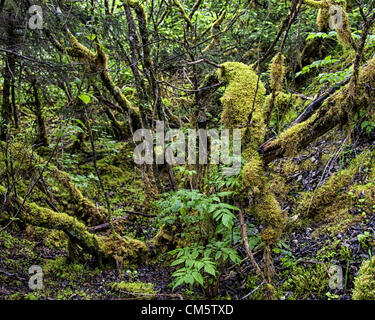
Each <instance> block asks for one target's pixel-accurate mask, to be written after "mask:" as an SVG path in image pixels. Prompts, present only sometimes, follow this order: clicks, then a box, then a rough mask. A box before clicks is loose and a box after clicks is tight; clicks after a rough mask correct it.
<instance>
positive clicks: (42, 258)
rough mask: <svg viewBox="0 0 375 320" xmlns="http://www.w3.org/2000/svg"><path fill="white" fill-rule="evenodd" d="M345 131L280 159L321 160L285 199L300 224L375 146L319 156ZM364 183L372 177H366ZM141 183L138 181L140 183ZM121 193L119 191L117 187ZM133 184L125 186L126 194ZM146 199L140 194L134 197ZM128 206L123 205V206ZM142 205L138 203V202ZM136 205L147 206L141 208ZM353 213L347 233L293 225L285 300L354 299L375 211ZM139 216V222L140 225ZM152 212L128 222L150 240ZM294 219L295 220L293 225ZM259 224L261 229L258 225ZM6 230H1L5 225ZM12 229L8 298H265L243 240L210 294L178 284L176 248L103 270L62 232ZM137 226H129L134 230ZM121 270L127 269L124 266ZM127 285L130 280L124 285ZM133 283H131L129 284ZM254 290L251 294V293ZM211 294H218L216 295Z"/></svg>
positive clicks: (296, 174) (292, 176) (285, 258)
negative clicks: (33, 279)
mask: <svg viewBox="0 0 375 320" xmlns="http://www.w3.org/2000/svg"><path fill="white" fill-rule="evenodd" d="M342 141H343V136H342V137H340V136H339V138H337V137H336V138H335V139H334V142H333V140H332V139H331V138H327V137H326V138H323V139H320V140H319V141H317V142H316V143H315V144H313V145H312V146H311V147H310V148H309V149H308V150H307V151H306V152H305V153H304V154H303V155H302V156H299V158H294V159H288V160H285V159H284V160H277V161H275V162H274V164H273V169H274V170H276V171H282V170H283V169H282V168H283V167H284V166H285V161H289V162H292V163H295V164H298V163H302V162H303V161H305V160H309V161H313V162H314V161H315V159H317V160H316V163H317V165H314V166H311V167H310V169H306V168H305V167H304V166H301V167H299V168H297V167H296V169H295V170H293V172H291V173H289V178H288V179H287V184H288V186H289V192H288V194H289V195H291V196H290V197H289V198H285V199H284V200H280V204H281V206H282V208H283V209H285V210H287V211H289V219H290V221H292V222H293V219H298V218H294V217H293V214H291V213H292V212H293V211H294V208H295V207H296V206H297V205H298V201H299V200H298V195H299V194H300V193H301V192H309V191H310V192H311V191H312V190H314V189H315V188H316V187H317V186H318V185H322V184H323V183H324V182H325V181H327V179H328V178H329V177H330V176H331V175H332V174H334V173H335V172H337V171H339V170H343V169H345V168H346V166H347V165H348V163H350V160H351V159H353V158H354V157H355V156H356V155H357V154H359V153H360V152H361V151H362V150H366V149H369V150H371V149H373V148H374V145H375V144H374V142H371V141H373V139H372V138H366V139H365V138H363V137H360V138H359V139H358V140H356V142H354V143H353V144H352V145H351V147H350V148H351V149H352V150H355V152H348V153H347V155H346V157H345V159H342V158H340V157H337V159H334V161H331V162H329V166H328V165H327V162H324V163H323V162H320V161H318V159H319V158H321V155H322V153H324V151H325V149H326V150H328V151H327V153H331V149H332V148H333V149H335V148H337V146H338V145H340V144H341V143H342ZM362 178H363V177H362V176H361V175H356V176H355V177H354V178H353V181H352V184H354V183H361V182H362V181H361V179H362ZM363 183H364V182H363ZM132 187H133V188H135V187H134V185H133V186H132ZM113 192H114V193H115V192H116V188H115V187H114V189H113ZM127 193H129V190H122V194H123V195H126V194H127ZM137 199H139V197H138V198H137V197H136V198H134V199H133V200H130V201H134V203H136V202H137ZM119 207H120V208H121V205H118V207H117V208H119ZM132 208H133V209H134V206H133V207H132ZM135 209H140V208H139V207H138V208H137V207H136V208H135ZM350 214H351V215H352V216H353V217H359V219H353V221H352V223H350V224H348V225H347V226H346V228H345V229H344V230H342V231H340V232H337V231H332V230H331V229H329V228H328V227H327V225H326V224H324V223H322V222H319V221H315V220H314V219H311V220H308V222H306V221H304V222H303V223H302V224H301V225H299V226H298V227H296V228H295V227H291V228H289V229H288V231H287V232H286V233H285V234H284V236H283V238H282V240H281V241H280V243H279V246H278V247H277V248H275V249H274V253H273V256H274V266H275V270H276V276H275V279H274V280H275V285H276V286H275V287H276V291H275V297H276V298H278V299H351V293H352V289H353V284H354V282H353V281H354V278H355V277H356V275H357V273H358V270H359V267H360V266H361V264H362V262H363V261H364V260H367V259H369V257H370V256H371V255H372V254H373V246H374V240H373V239H374V235H375V215H374V214H371V215H369V214H367V215H364V214H363V212H362V210H361V208H360V207H358V206H357V207H354V208H353V209H350ZM134 222H136V223H134ZM149 222H150V221H149V220H148V219H147V218H138V217H131V220H130V222H129V221H127V222H125V223H126V224H127V226H130V225H131V226H132V227H133V229H134V232H133V235H143V237H144V238H145V239H150V238H151V237H152V233H154V232H155V230H154V229H153V227H152V224H150V223H149ZM247 222H248V223H249V225H252V226H253V229H252V230H251V232H253V233H256V234H259V231H260V230H258V229H259V228H261V226H259V224H257V221H256V220H255V219H254V218H253V217H248V221H247ZM291 224H292V225H293V223H291ZM255 226H257V227H255ZM0 229H1V228H0ZM13 229H17V228H12V227H8V228H6V229H5V230H3V229H1V230H2V231H0V299H31V300H35V299H47V300H48V299H64V300H70V299H73V300H80V299H103V300H106V299H198V298H201V299H202V298H215V299H242V298H243V297H246V299H260V298H261V297H262V296H261V290H259V288H260V286H259V285H261V282H260V280H259V279H258V278H257V277H256V276H255V274H254V271H253V269H252V266H251V264H250V262H249V261H248V260H247V259H246V253H245V251H244V249H243V248H242V245H241V244H238V245H237V247H236V248H237V249H238V251H239V253H240V256H241V258H242V259H243V263H242V264H241V265H240V266H237V265H229V266H228V267H227V268H226V269H225V270H224V271H223V272H222V274H221V276H220V278H219V280H220V281H219V287H218V292H216V293H215V294H213V293H212V291H211V292H208V291H206V292H203V291H202V290H201V288H188V287H178V288H177V289H176V290H174V291H172V289H171V286H170V283H171V281H172V277H171V275H172V273H173V271H174V270H175V269H174V268H173V267H170V266H169V265H168V261H170V257H168V253H165V254H164V255H160V256H159V257H157V258H156V259H150V261H149V262H148V263H146V264H143V265H138V266H136V265H134V266H128V267H127V268H113V267H112V268H111V267H107V268H103V267H101V266H99V264H98V262H97V261H96V260H95V259H93V258H92V257H91V256H89V255H84V256H83V258H82V260H81V261H75V262H69V261H68V254H67V250H66V244H64V241H63V240H61V238H60V236H59V234H58V233H56V232H49V231H47V230H45V229H42V228H36V229H35V228H30V227H28V228H26V229H22V228H21V229H19V230H13ZM128 232H129V229H128ZM254 254H255V257H256V260H257V261H258V263H259V264H262V250H261V248H255V250H254ZM333 264H334V265H336V266H340V267H341V269H342V274H343V288H341V289H337V288H336V289H330V286H329V281H330V277H331V276H332V275H331V271H330V270H329V267H330V265H333ZM31 265H40V266H41V267H42V269H43V288H42V289H41V290H35V291H33V290H31V289H30V288H29V284H28V283H29V279H30V276H31V275H29V274H28V269H29V267H30V266H31ZM119 270H120V271H119ZM124 284H126V285H125V286H124ZM129 284H130V285H129ZM249 293H251V295H248V294H249ZM210 294H211V295H210Z"/></svg>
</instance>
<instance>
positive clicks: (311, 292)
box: [276, 264, 329, 300]
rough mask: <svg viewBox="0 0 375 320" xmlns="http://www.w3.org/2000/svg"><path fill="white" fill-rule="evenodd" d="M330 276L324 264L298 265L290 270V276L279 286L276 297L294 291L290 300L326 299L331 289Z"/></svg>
mask: <svg viewBox="0 0 375 320" xmlns="http://www.w3.org/2000/svg"><path fill="white" fill-rule="evenodd" d="M328 285H329V277H328V274H327V269H326V267H325V266H324V265H323V264H315V265H313V266H307V267H303V266H296V267H294V268H293V269H292V270H291V271H290V276H289V277H287V278H286V280H285V281H284V282H283V284H282V285H281V286H280V287H279V288H278V290H277V294H276V297H277V298H280V297H281V296H282V295H284V294H285V292H292V295H290V296H289V297H288V299H289V300H304V299H308V298H313V296H314V298H318V299H324V298H325V293H326V292H327V291H328V290H329V286H328Z"/></svg>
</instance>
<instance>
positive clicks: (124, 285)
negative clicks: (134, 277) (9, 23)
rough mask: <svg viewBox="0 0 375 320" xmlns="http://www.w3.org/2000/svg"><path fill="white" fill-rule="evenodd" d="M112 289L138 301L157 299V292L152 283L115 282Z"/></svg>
mask: <svg viewBox="0 0 375 320" xmlns="http://www.w3.org/2000/svg"><path fill="white" fill-rule="evenodd" d="M112 289H113V290H115V291H117V292H119V293H120V294H122V295H125V296H130V297H132V298H136V299H152V298H155V296H156V294H157V291H156V290H155V288H154V284H152V283H144V282H138V281H137V282H125V281H121V282H115V283H113V284H112Z"/></svg>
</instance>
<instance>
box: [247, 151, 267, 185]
mask: <svg viewBox="0 0 375 320" xmlns="http://www.w3.org/2000/svg"><path fill="white" fill-rule="evenodd" d="M242 181H243V182H242V184H243V187H245V188H247V189H248V188H251V189H254V188H255V187H259V186H261V185H263V184H264V183H265V176H264V169H263V162H262V159H261V157H260V156H259V154H257V153H256V154H255V155H254V156H253V157H251V158H250V159H249V160H248V161H247V162H246V164H245V166H244V168H243V171H242Z"/></svg>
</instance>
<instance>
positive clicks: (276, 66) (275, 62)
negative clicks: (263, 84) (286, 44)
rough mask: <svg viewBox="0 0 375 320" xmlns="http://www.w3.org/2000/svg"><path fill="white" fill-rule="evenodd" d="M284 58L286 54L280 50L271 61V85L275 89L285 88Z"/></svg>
mask: <svg viewBox="0 0 375 320" xmlns="http://www.w3.org/2000/svg"><path fill="white" fill-rule="evenodd" d="M284 60H285V57H284V55H283V54H282V53H281V52H278V53H277V54H276V55H275V56H274V57H273V59H272V61H271V65H270V86H271V89H272V90H274V91H281V89H282V88H283V80H284V76H285V67H284Z"/></svg>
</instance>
